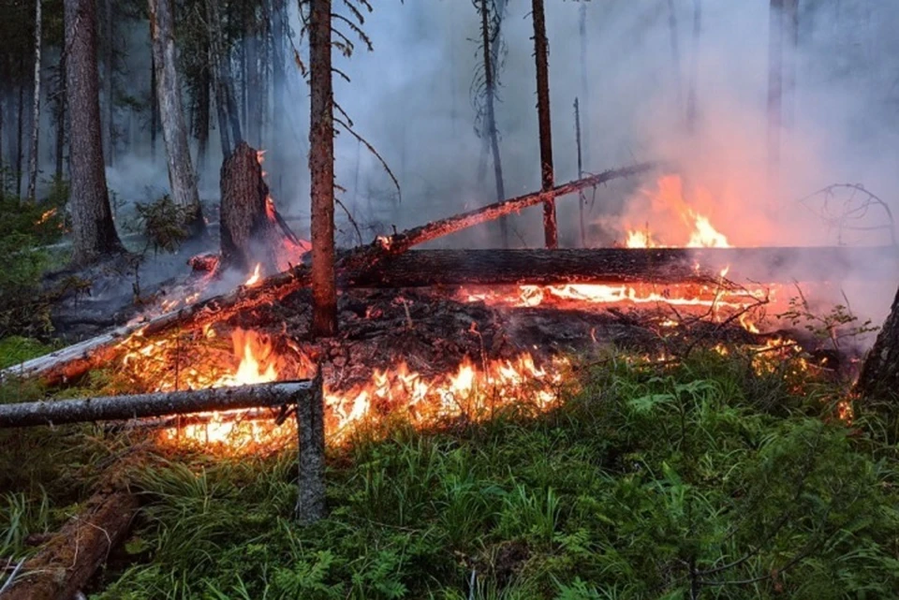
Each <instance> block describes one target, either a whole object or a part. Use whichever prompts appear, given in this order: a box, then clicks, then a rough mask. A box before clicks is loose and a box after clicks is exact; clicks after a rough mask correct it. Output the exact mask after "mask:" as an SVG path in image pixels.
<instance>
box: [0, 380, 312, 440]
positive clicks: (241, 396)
mask: <svg viewBox="0 0 899 600" xmlns="http://www.w3.org/2000/svg"><path fill="white" fill-rule="evenodd" d="M315 385H317V386H319V387H320V386H321V381H318V382H317V383H315V384H313V382H312V381H310V380H297V381H287V382H278V383H271V384H262V385H246V386H237V387H225V388H212V389H204V390H191V391H182V392H167V393H166V392H157V393H152V394H135V395H127V396H126V395H123V396H105V397H98V398H84V399H70V400H52V401H43V402H20V403H15V404H5V405H2V406H0V428H4V427H33V426H39V425H62V424H66V423H84V422H93V421H112V420H122V421H125V420H129V419H137V418H142V417H161V416H167V415H178V414H190V413H197V412H204V411H210V410H236V409H244V408H258V407H266V406H281V405H288V404H298V403H302V402H309V399H310V398H311V397H312V396H313V395H314V394H315V393H321V392H320V391H319V392H316V391H315Z"/></svg>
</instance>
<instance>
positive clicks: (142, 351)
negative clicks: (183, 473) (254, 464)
mask: <svg viewBox="0 0 899 600" xmlns="http://www.w3.org/2000/svg"><path fill="white" fill-rule="evenodd" d="M204 338H206V339H208V340H210V343H214V341H215V339H216V336H215V335H214V334H213V333H212V329H209V330H208V331H207V333H206V334H205V335H204ZM133 342H134V344H135V347H134V349H133V350H132V351H131V352H128V353H126V355H125V357H124V359H123V363H122V364H123V366H125V367H127V368H128V369H129V371H131V372H132V373H133V374H134V376H135V377H136V378H140V379H141V380H143V381H145V382H146V383H148V384H149V385H150V387H152V388H154V389H156V390H157V391H169V390H171V389H175V388H178V389H197V388H203V387H222V386H237V385H248V384H256V383H266V382H273V381H278V380H279V379H281V378H288V379H289V378H309V377H311V376H312V375H313V373H312V371H313V370H314V368H315V366H314V365H313V364H312V362H311V361H309V360H308V359H307V358H306V357H305V356H298V357H293V359H292V360H284V357H281V356H279V355H278V354H277V353H276V352H275V351H274V349H273V345H272V343H271V341H270V340H269V339H268V338H267V337H266V336H263V335H261V334H259V333H257V332H255V331H245V330H242V329H235V330H234V331H233V332H232V334H231V343H232V346H233V355H234V357H235V358H236V359H238V360H239V364H238V365H237V367H236V368H233V370H230V371H229V372H226V373H224V374H216V371H217V369H216V362H215V361H216V360H217V359H216V358H215V355H210V356H209V358H208V359H204V358H197V357H198V356H200V357H201V356H202V354H200V353H197V352H182V353H181V354H180V356H181V357H188V360H190V361H192V364H189V365H185V366H182V367H181V368H180V369H178V370H177V375H176V377H180V380H179V385H177V386H175V385H173V384H172V381H171V380H170V379H169V378H170V377H171V376H172V373H173V370H172V368H171V365H172V360H173V358H177V357H176V356H173V353H176V352H177V349H176V348H173V346H174V345H176V344H177V342H176V341H175V340H171V339H169V340H153V341H151V340H147V339H143V338H139V339H134V340H133ZM288 346H289V347H290V348H292V349H291V352H294V351H299V349H298V348H294V347H293V346H290V344H288ZM154 359H158V362H157V361H155V360H154ZM182 359H183V358H182ZM206 360H210V361H211V362H208V363H207V362H205V361H206ZM218 360H220V359H218ZM290 364H293V365H294V366H293V367H289V366H287V365H290ZM569 367H570V363H569V361H568V360H567V359H564V358H554V359H552V360H549V361H545V363H544V364H543V365H538V363H537V361H536V360H535V358H534V357H533V356H532V355H531V354H529V353H522V354H520V355H518V356H516V357H514V358H508V359H492V360H483V361H479V362H477V363H476V362H474V361H472V360H471V359H470V358H467V357H466V358H464V359H463V360H462V361H461V362H460V363H459V364H458V365H457V366H456V367H455V368H454V369H450V370H448V371H446V372H444V373H437V374H431V375H428V374H425V373H423V372H419V371H415V370H412V369H410V368H409V366H408V365H407V364H406V363H405V362H399V363H396V364H395V365H393V366H392V367H390V368H388V369H385V370H379V369H375V370H374V371H373V372H372V374H371V377H370V378H369V379H368V380H367V381H365V382H363V383H360V384H357V385H355V386H352V387H349V388H348V389H333V388H332V387H331V386H329V385H328V383H327V379H326V383H325V389H324V400H325V405H326V412H327V416H326V424H325V427H326V435H327V436H328V439H330V440H335V441H339V440H340V439H342V438H343V437H344V436H345V435H347V434H348V433H350V432H351V431H353V429H354V426H355V425H357V424H359V423H363V422H366V421H367V420H369V419H371V418H377V416H378V415H384V414H388V413H393V412H396V411H399V412H400V413H402V414H404V415H405V416H406V417H407V418H408V419H409V420H410V421H411V422H412V423H414V424H418V425H425V424H429V423H433V422H434V421H435V420H439V419H443V418H453V417H458V416H460V415H465V417H466V418H468V419H472V420H481V419H483V418H487V417H489V416H490V415H491V414H493V411H494V410H496V409H498V408H501V407H503V406H505V405H507V404H509V403H511V402H515V401H526V402H527V403H528V405H529V406H532V407H533V408H534V409H535V410H546V409H548V408H550V407H551V406H553V405H554V404H555V403H556V401H557V400H558V399H559V398H560V390H561V388H562V387H563V384H564V382H565V379H566V378H565V376H564V375H565V373H566V371H567V369H568V368H569ZM154 368H155V369H158V372H157V373H154V372H153V371H154ZM248 414H251V412H250V411H227V412H210V413H203V414H202V415H198V416H200V417H202V422H200V423H190V424H185V425H183V426H181V427H178V428H172V429H166V430H164V431H163V432H162V433H161V439H162V440H163V441H170V442H175V443H183V442H185V441H190V440H193V441H196V442H200V443H209V442H212V443H220V444H221V446H220V447H221V450H222V451H226V452H228V451H238V450H241V451H243V450H246V449H249V448H260V447H278V445H279V444H280V443H281V442H283V441H285V440H288V439H290V438H291V436H292V435H295V430H294V429H292V428H293V427H295V425H294V424H293V423H292V421H291V420H288V421H286V422H285V423H284V425H282V426H281V427H280V428H278V427H276V426H275V424H274V423H273V421H272V420H271V419H267V420H259V419H249V418H245V417H246V416H247V415H248Z"/></svg>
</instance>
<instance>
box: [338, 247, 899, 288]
mask: <svg viewBox="0 0 899 600" xmlns="http://www.w3.org/2000/svg"><path fill="white" fill-rule="evenodd" d="M878 263H879V264H882V265H891V266H892V269H888V268H884V269H883V270H882V271H880V270H878V271H879V272H895V271H896V270H897V269H899V255H897V253H896V250H895V248H893V247H883V248H876V247H875V248H845V247H819V248H594V249H565V250H542V249H541V250H493V249H491V250H416V251H410V252H406V253H404V254H402V255H399V256H394V257H390V258H388V259H386V260H384V261H381V262H379V263H378V264H377V265H375V266H373V267H372V268H370V269H366V270H362V271H356V272H344V273H343V274H342V276H341V279H340V280H341V283H342V285H344V286H347V287H373V288H402V287H425V286H434V285H465V284H467V285H515V284H524V283H526V284H532V285H558V284H565V283H580V284H633V283H655V284H675V283H710V282H711V283H718V282H720V281H721V277H720V276H719V274H720V273H721V271H722V270H723V269H725V268H727V267H730V269H729V271H728V275H727V277H728V279H729V280H730V281H735V282H747V281H763V282H766V283H790V282H792V281H824V280H828V279H835V278H836V279H839V280H847V279H853V278H855V279H864V278H865V273H864V272H862V271H860V270H859V269H858V265H862V264H864V265H870V264H878Z"/></svg>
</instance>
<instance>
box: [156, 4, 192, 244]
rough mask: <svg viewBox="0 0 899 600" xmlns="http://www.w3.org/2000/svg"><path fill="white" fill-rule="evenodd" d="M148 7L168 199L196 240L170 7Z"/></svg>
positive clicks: (188, 147)
mask: <svg viewBox="0 0 899 600" xmlns="http://www.w3.org/2000/svg"><path fill="white" fill-rule="evenodd" d="M148 8H149V14H150V37H151V39H152V42H153V62H154V65H155V67H156V95H157V98H158V102H159V115H160V117H161V120H162V138H163V141H164V142H165V149H166V157H167V162H166V164H167V165H168V172H169V183H170V185H171V187H172V199H173V200H174V202H175V204H176V205H177V206H179V207H181V208H182V209H184V210H185V225H186V226H187V228H188V231H189V232H190V235H191V236H192V237H196V236H199V235H202V234H203V232H204V231H205V229H206V225H205V223H204V222H203V213H202V211H201V209H200V196H199V194H198V193H197V178H196V175H195V174H194V170H193V167H192V165H191V160H190V146H189V145H188V142H187V126H186V125H185V123H184V111H183V109H182V106H181V86H180V84H179V82H178V69H177V59H178V57H177V54H176V50H175V33H174V29H175V19H174V14H173V6H172V4H171V3H170V0H148Z"/></svg>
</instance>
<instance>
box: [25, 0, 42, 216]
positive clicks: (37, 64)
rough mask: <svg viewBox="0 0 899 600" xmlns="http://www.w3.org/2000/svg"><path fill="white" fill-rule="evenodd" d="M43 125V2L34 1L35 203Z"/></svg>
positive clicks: (31, 179) (31, 185) (31, 184)
mask: <svg viewBox="0 0 899 600" xmlns="http://www.w3.org/2000/svg"><path fill="white" fill-rule="evenodd" d="M40 124H41V0H35V1H34V103H33V105H32V108H31V153H30V155H29V156H30V158H29V163H28V193H27V197H28V201H29V202H34V201H35V199H36V198H35V194H36V190H35V186H36V185H37V163H38V160H37V158H38V157H37V150H38V148H37V143H38V136H39V135H40V131H41V128H40Z"/></svg>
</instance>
